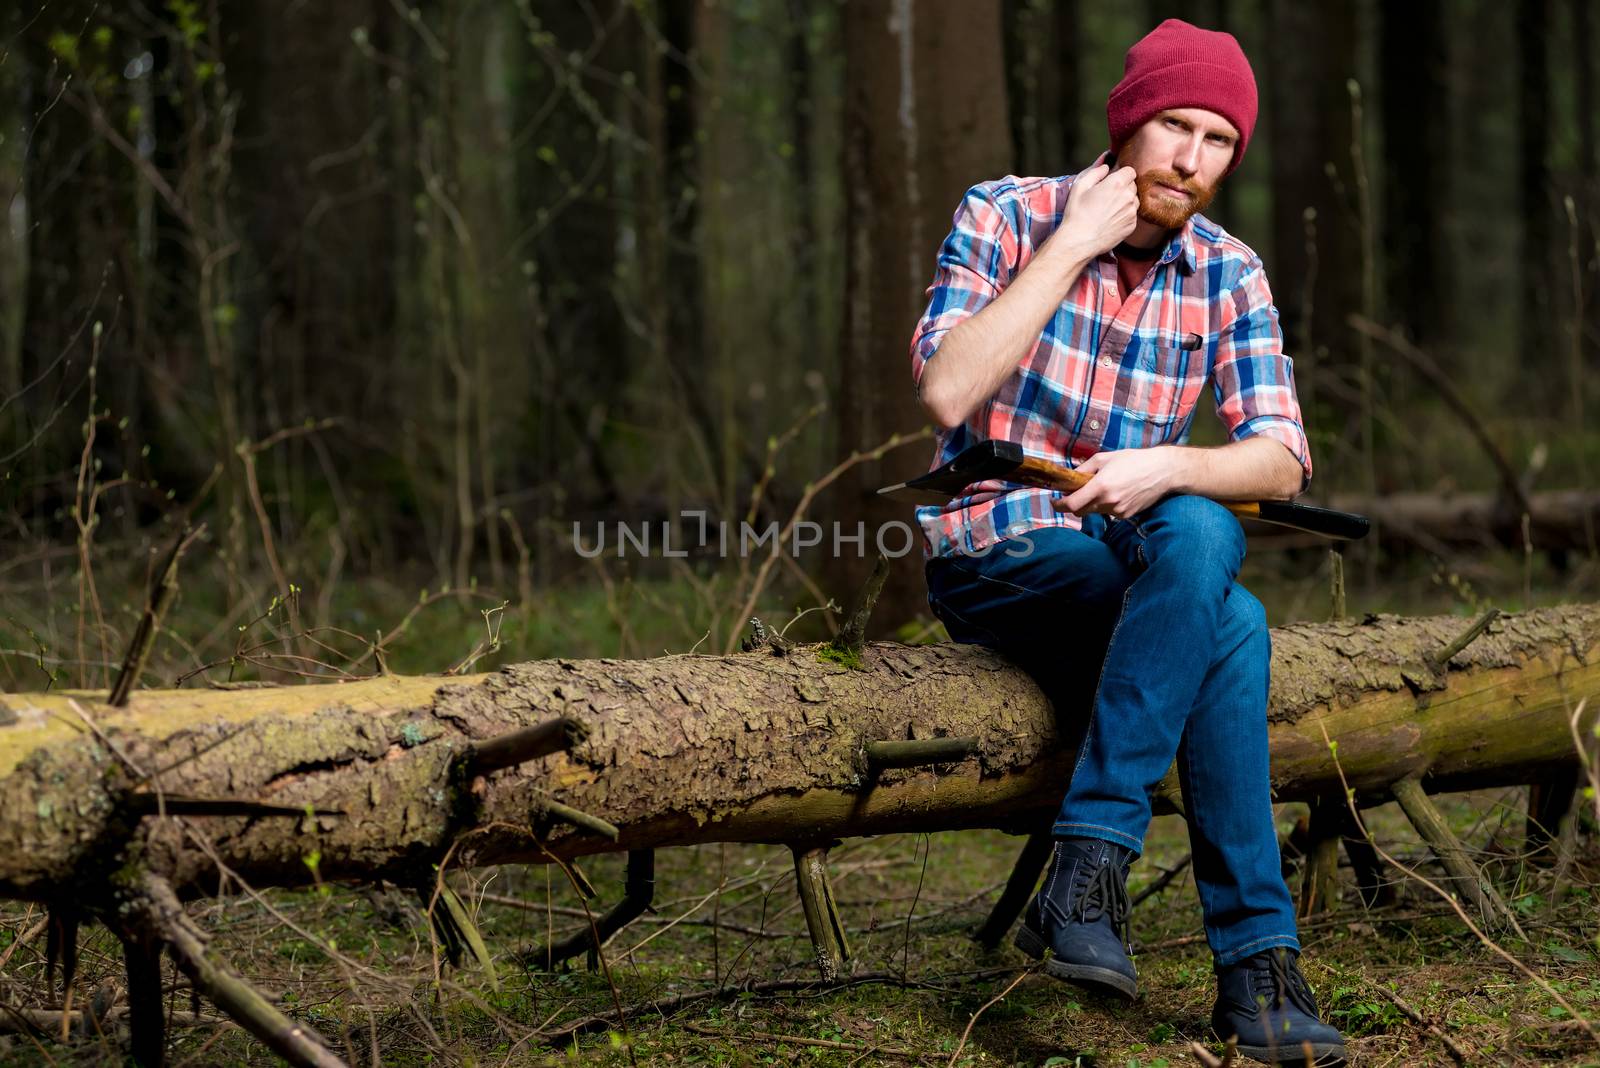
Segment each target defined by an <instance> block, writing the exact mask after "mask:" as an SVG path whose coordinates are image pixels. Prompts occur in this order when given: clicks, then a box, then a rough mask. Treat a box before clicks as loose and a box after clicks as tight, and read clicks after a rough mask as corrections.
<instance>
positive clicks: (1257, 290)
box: [912, 19, 1344, 1064]
mask: <svg viewBox="0 0 1600 1068" xmlns="http://www.w3.org/2000/svg"><path fill="white" fill-rule="evenodd" d="M1255 119H1256V85H1255V78H1254V75H1253V73H1252V71H1251V69H1250V64H1249V61H1248V60H1247V59H1246V58H1245V55H1244V53H1243V51H1242V50H1241V49H1240V47H1239V44H1238V42H1237V41H1235V40H1234V38H1233V37H1232V36H1230V35H1228V34H1226V33H1217V32H1212V31H1208V30H1202V29H1198V28H1196V27H1194V26H1191V25H1189V24H1187V23H1185V22H1182V21H1179V20H1176V19H1169V20H1167V21H1166V22H1164V23H1162V24H1161V25H1160V26H1159V27H1158V28H1157V29H1156V30H1154V31H1153V32H1152V33H1150V34H1149V35H1148V36H1146V37H1145V38H1144V39H1143V40H1141V41H1139V42H1138V43H1137V44H1135V45H1134V46H1133V47H1132V48H1131V49H1130V50H1129V51H1128V54H1127V61H1126V66H1125V70H1124V75H1123V78H1122V81H1121V82H1119V83H1118V84H1117V86H1116V88H1114V89H1113V90H1112V91H1111V95H1110V98H1109V100H1108V101H1107V121H1108V126H1109V128H1110V143H1111V153H1110V154H1108V155H1106V156H1103V157H1101V159H1100V161H1098V162H1096V163H1095V164H1094V165H1093V166H1091V167H1089V168H1088V169H1087V170H1085V171H1082V172H1081V173H1079V174H1077V175H1075V176H1068V177H1061V178H1017V177H1006V178H1002V179H999V180H996V181H990V182H983V183H981V184H979V185H976V186H973V187H972V188H971V189H970V190H968V192H967V194H966V196H965V198H964V199H963V201H962V203H961V205H960V207H959V208H958V210H957V212H956V215H955V220H954V222H955V227H954V229H953V230H952V231H951V233H950V235H949V237H947V238H946V239H945V241H944V244H943V246H942V247H941V248H940V250H939V256H938V265H937V271H936V274H935V276H934V280H933V284H932V286H931V287H930V288H929V291H928V292H929V297H930V299H929V303H928V308H927V311H926V312H925V313H924V315H923V317H922V320H921V322H920V323H919V324H918V326H917V329H916V333H915V336H914V338H913V340H912V371H913V376H914V378H915V380H916V382H917V389H918V396H919V397H920V399H921V402H922V404H923V405H924V407H925V408H926V409H927V410H928V411H929V412H930V413H931V414H932V415H933V416H934V417H935V418H936V419H937V420H938V422H939V425H940V427H941V428H942V429H941V432H940V434H939V435H938V447H937V449H936V453H935V457H934V461H933V466H934V467H939V466H941V465H943V464H944V463H946V462H948V461H949V460H950V459H951V458H953V457H955V456H956V455H958V454H959V453H960V452H961V451H962V450H963V449H965V448H967V447H968V446H970V445H973V444H975V443H977V442H981V441H985V440H991V439H1003V440H1009V441H1013V442H1016V443H1018V444H1019V445H1021V446H1022V447H1023V449H1024V451H1025V452H1026V453H1027V454H1028V455H1032V456H1037V457H1041V458H1044V459H1048V460H1050V461H1053V462H1055V463H1059V464H1062V465H1064V466H1067V467H1073V468H1076V469H1077V470H1079V471H1082V472H1085V473H1092V474H1093V476H1094V477H1093V479H1092V480H1091V481H1090V482H1089V483H1088V484H1087V485H1086V486H1085V487H1084V488H1082V489H1080V490H1078V491H1076V492H1074V493H1071V494H1070V495H1068V494H1063V493H1062V492H1061V491H1057V490H1046V489H1036V488H1029V487H1017V486H1015V485H1010V484H1007V483H1005V482H1000V481H995V482H980V483H977V484H975V485H973V486H970V487H968V488H967V493H966V495H964V496H961V497H958V498H956V499H954V500H952V501H950V502H949V503H948V504H947V505H945V506H944V507H943V508H942V509H941V508H936V507H929V508H923V509H919V510H918V513H917V518H918V521H919V523H920V525H921V527H922V530H923V533H924V536H925V540H926V545H925V552H926V554H927V557H928V558H927V561H926V573H927V581H928V600H929V604H930V605H931V606H932V608H933V610H934V613H935V614H936V615H937V616H938V618H939V619H940V620H941V621H942V622H943V623H944V624H945V626H946V627H947V628H948V629H949V631H950V636H951V637H952V638H953V639H955V640H956V641H959V642H973V643H979V644H983V645H987V646H991V647H994V648H998V649H1000V650H1003V651H1005V652H1006V653H1007V654H1009V655H1012V656H1013V657H1015V658H1016V659H1018V660H1019V661H1021V662H1022V663H1023V664H1024V665H1026V666H1028V667H1029V669H1030V670H1031V671H1032V672H1033V674H1034V675H1035V676H1036V677H1038V678H1039V679H1040V680H1041V681H1042V682H1043V683H1044V685H1045V687H1046V689H1047V691H1048V692H1050V693H1051V695H1052V697H1055V698H1056V699H1057V705H1058V708H1059V707H1062V706H1063V705H1068V706H1070V704H1071V702H1072V694H1073V692H1074V691H1076V692H1078V693H1082V694H1084V695H1085V697H1087V693H1088V691H1089V690H1090V688H1091V687H1093V691H1092V692H1093V698H1092V705H1091V707H1090V708H1089V709H1088V716H1087V733H1086V736H1085V737H1084V739H1083V741H1082V744H1081V747H1080V749H1079V751H1078V756H1077V764H1076V767H1075V770H1074V772H1073V775H1072V780H1071V782H1070V784H1069V785H1068V787H1067V793H1066V797H1065V799H1064V800H1063V801H1062V804H1061V809H1060V814H1059V815H1058V816H1057V818H1056V822H1055V824H1054V836H1055V843H1054V850H1055V851H1054V856H1053V858H1052V860H1051V862H1050V865H1049V868H1048V871H1047V874H1046V876H1045V881H1044V884H1043V887H1042V889H1041V890H1040V891H1039V893H1038V895H1037V897H1035V898H1034V900H1033V902H1032V904H1031V905H1030V906H1029V908H1028V911H1027V914H1026V916H1025V917H1024V919H1023V921H1022V925H1021V928H1020V930H1019V932H1018V934H1017V936H1016V944H1017V945H1018V947H1019V948H1021V949H1022V950H1023V951H1024V952H1025V953H1027V954H1028V955H1030V956H1032V957H1035V958H1043V957H1044V956H1045V955H1046V951H1048V952H1049V959H1048V960H1047V961H1046V963H1045V966H1044V967H1045V971H1047V972H1048V973H1049V974H1051V975H1054V976H1057V977H1059V978H1063V979H1068V980H1072V981H1075V982H1078V983H1080V984H1085V985H1088V986H1092V987H1098V988H1101V989H1103V990H1108V991H1113V992H1116V993H1118V994H1120V995H1123V996H1126V997H1130V998H1131V997H1133V996H1134V994H1135V992H1136V981H1135V972H1134V967H1133V962H1132V961H1131V960H1130V958H1129V954H1128V947H1127V940H1128V939H1127V924H1128V914H1129V909H1130V906H1129V899H1128V893H1127V885H1126V880H1127V875H1128V869H1129V866H1130V865H1131V864H1132V862H1133V860H1134V858H1135V857H1136V856H1137V854H1138V853H1139V852H1140V850H1141V849H1142V847H1143V843H1144V836H1145V832H1146V830H1147V829H1148V827H1149V823H1150V817H1151V795H1152V791H1153V790H1154V789H1155V787H1156V786H1157V784H1158V783H1159V782H1160V780H1161V779H1162V778H1163V776H1164V775H1165V774H1166V772H1167V769H1168V768H1169V767H1170V766H1171V765H1172V763H1173V760H1174V757H1176V759H1177V766H1178V772H1179V776H1180V779H1181V783H1182V788H1183V796H1184V798H1185V805H1186V809H1187V816H1188V822H1189V835H1190V840H1191V842H1192V845H1193V856H1194V876H1195V882H1196V884H1197V886H1198V888H1199V893H1200V900H1201V903H1202V905H1203V907H1204V912H1205V933H1206V939H1207V941H1208V943H1209V945H1210V947H1211V951H1212V954H1213V956H1214V958H1215V967H1216V973H1217V983H1218V998H1217V1002H1216V1007H1215V1009H1214V1011H1213V1014H1212V1024H1213V1027H1214V1028H1215V1029H1216V1031H1217V1034H1218V1037H1219V1038H1221V1039H1222V1040H1224V1041H1227V1040H1229V1039H1233V1038H1237V1041H1238V1046H1239V1051H1240V1052H1241V1053H1243V1054H1246V1055H1249V1056H1252V1057H1255V1058H1257V1059H1260V1060H1266V1061H1268V1062H1274V1063H1275V1062H1276V1060H1277V1059H1278V1058H1279V1057H1280V1056H1281V1057H1282V1059H1283V1061H1284V1063H1295V1064H1303V1063H1304V1056H1305V1055H1304V1052H1303V1048H1304V1045H1303V1044H1304V1043H1307V1042H1309V1043H1310V1045H1311V1047H1312V1050H1313V1053H1314V1054H1315V1056H1316V1058H1317V1060H1318V1062H1319V1063H1332V1062H1337V1061H1339V1060H1340V1059H1342V1057H1343V1054H1344V1043H1343V1039H1342V1038H1341V1036H1340V1035H1339V1032H1338V1031H1337V1030H1336V1029H1334V1028H1333V1027H1331V1026H1329V1025H1328V1024H1326V1023H1323V1022H1322V1021H1321V1019H1320V1018H1319V1016H1318V1014H1317V1006H1316V1003H1315V1001H1314V999H1313V996H1312V992H1311V990H1310V988H1309V986H1308V985H1307V984H1306V981H1305V979H1304V977H1303V976H1302V975H1301V973H1300V970H1299V967H1298V964H1297V958H1298V954H1299V948H1300V944H1299V940H1298V937H1297V934H1296V925H1295V914H1294V907H1293V904H1292V902H1291V899H1290V896H1289V892H1288V889H1287V888H1286V887H1285V886H1284V882H1283V878H1282V876H1281V874H1280V869H1279V852H1278V839H1277V832H1276V828H1275V827H1274V823H1273V815H1272V797H1271V788H1270V784H1269V782H1268V758H1267V721H1266V708H1267V683H1268V670H1269V652H1270V648H1269V641H1270V639H1269V637H1268V633H1267V624H1266V616H1265V612H1264V611H1263V609H1262V607H1261V603H1260V602H1259V601H1257V600H1256V599H1255V597H1253V596H1252V595H1251V594H1250V593H1249V592H1247V591H1246V590H1245V589H1244V588H1243V587H1242V586H1240V585H1239V583H1238V582H1237V581H1236V576H1237V575H1238V572H1239V567H1240V564H1241V562H1242V561H1243V559H1244V552H1245V539H1244V534H1243V532H1242V530H1241V529H1240V527H1239V523H1238V521H1237V520H1236V519H1235V518H1234V517H1233V516H1232V515H1230V514H1229V513H1228V512H1227V511H1226V510H1225V509H1224V508H1223V507H1222V506H1221V505H1219V504H1217V503H1216V500H1218V499H1221V500H1233V499H1238V500H1260V499H1287V498H1290V497H1293V496H1294V495H1295V494H1296V493H1298V492H1300V491H1301V490H1302V489H1303V488H1304V486H1305V484H1306V482H1307V481H1308V480H1309V479H1310V477H1311V458H1310V454H1309V449H1308V445H1307V441H1306V435H1305V430H1304V427H1303V425H1302V422H1301V415H1300V406H1299V403H1298V401H1297V399H1296V396H1295V389H1294V380H1293V376H1292V364H1291V362H1290V360H1289V357H1288V356H1286V355H1285V354H1284V352H1283V339H1282V334H1281V332H1280V330H1279V327H1278V317H1277V310H1276V309H1275V308H1274V307H1273V306H1272V298H1271V294H1270V292H1269V290H1268V287H1267V280H1266V275H1265V273H1264V270H1263V268H1262V263H1261V260H1260V258H1259V257H1258V256H1257V255H1256V254H1255V253H1254V252H1253V251H1251V250H1250V249H1249V248H1248V247H1246V246H1245V245H1244V244H1243V243H1242V242H1240V241H1239V240H1238V239H1237V238H1235V237H1233V236H1232V235H1230V234H1228V233H1227V232H1226V231H1224V230H1223V229H1222V228H1221V227H1220V226H1218V225H1216V224H1215V223H1213V222H1211V221H1210V220H1209V219H1206V218H1205V217H1204V216H1202V215H1200V214H1199V212H1200V211H1201V210H1202V209H1203V208H1205V207H1206V205H1207V204H1209V203H1210V201H1211V199H1212V197H1213V195H1214V194H1215V193H1216V190H1217V188H1218V185H1219V183H1220V182H1221V181H1222V179H1223V178H1225V177H1226V176H1227V175H1228V174H1229V173H1230V172H1232V171H1233V169H1234V168H1235V167H1237V166H1238V165H1239V161H1240V160H1241V159H1242V158H1243V156H1244V152H1245V148H1246V146H1247V145H1248V144H1249V141H1250V133H1251V129H1252V127H1253V126H1254V124H1255ZM1208 380H1210V381H1211V383H1212V386H1213V391H1214V395H1215V398H1216V410H1217V414H1218V415H1219V416H1220V417H1221V419H1222V422H1223V423H1224V425H1225V426H1226V428H1227V431H1228V436H1229V442H1228V443H1227V444H1225V445H1222V446H1219V447H1216V448H1193V447H1188V446H1186V445H1185V444H1184V442H1185V441H1186V440H1187V437H1188V430H1189V424H1190V421H1191V419H1192V417H1193V414H1194V409H1195V403H1196V401H1197V400H1198V398H1199V395H1200V391H1201V390H1202V389H1203V388H1204V387H1205V385H1206V383H1207V381H1208Z"/></svg>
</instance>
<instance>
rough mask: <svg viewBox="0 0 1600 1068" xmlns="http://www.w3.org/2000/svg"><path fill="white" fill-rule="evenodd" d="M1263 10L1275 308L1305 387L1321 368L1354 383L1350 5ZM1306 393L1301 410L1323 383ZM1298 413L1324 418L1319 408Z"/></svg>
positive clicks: (1279, 2)
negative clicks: (1266, 16)
mask: <svg viewBox="0 0 1600 1068" xmlns="http://www.w3.org/2000/svg"><path fill="white" fill-rule="evenodd" d="M1270 12H1271V28H1272V32H1271V35H1270V39H1271V41H1272V46H1271V49H1270V50H1269V51H1268V53H1267V64H1266V71H1265V74H1266V75H1267V76H1266V78H1264V79H1263V81H1264V83H1265V84H1267V85H1270V86H1271V87H1272V88H1271V92H1270V95H1267V96H1265V97H1264V99H1263V103H1264V104H1265V105H1266V106H1265V107H1263V109H1262V116H1261V118H1262V120H1263V121H1264V122H1265V124H1266V126H1267V129H1266V130H1264V131H1260V132H1261V133H1263V134H1264V135H1265V136H1269V137H1270V138H1271V143H1272V194H1273V200H1272V230H1273V233H1274V235H1275V236H1276V242H1277V245H1276V249H1275V250H1274V257H1273V260H1272V289H1273V297H1274V299H1275V303H1276V304H1277V306H1278V308H1279V309H1280V310H1281V311H1282V313H1283V333H1284V341H1285V343H1286V345H1287V347H1288V351H1289V352H1290V353H1291V354H1293V355H1294V357H1295V360H1296V368H1295V369H1296V378H1297V379H1298V380H1299V381H1300V382H1301V383H1303V384H1306V385H1310V384H1312V383H1314V382H1315V381H1316V378H1317V376H1318V375H1319V374H1325V373H1327V372H1334V373H1338V374H1342V375H1343V376H1345V377H1348V378H1350V379H1351V382H1352V386H1353V385H1354V383H1355V377H1354V376H1355V370H1354V368H1355V364H1356V352H1357V349H1356V343H1355V338H1354V337H1353V335H1352V334H1351V332H1350V329H1349V327H1348V326H1346V325H1345V317H1346V316H1347V315H1349V314H1350V312H1352V311H1354V310H1356V309H1357V308H1359V307H1361V246H1360V241H1359V234H1360V230H1359V225H1358V223H1359V220H1357V219H1356V217H1355V213H1354V212H1353V211H1352V207H1351V206H1352V205H1353V204H1354V202H1355V189H1354V182H1353V180H1352V171H1353V169H1354V168H1353V164H1352V159H1351V152H1350V136H1351V114H1350V96H1349V92H1348V89H1347V88H1346V81H1347V80H1348V79H1350V78H1354V77H1355V76H1356V47H1355V43H1356V24H1355V19H1356V5H1354V4H1353V3H1351V2H1350V0H1334V2H1330V3H1326V4H1300V3H1295V2H1293V0H1272V3H1271V4H1270ZM1329 168H1332V171H1333V174H1332V175H1330V174H1329ZM1341 193H1342V194H1343V195H1341ZM1305 393H1306V395H1305V396H1304V397H1302V401H1303V402H1304V403H1305V404H1306V406H1307V407H1308V408H1312V407H1317V406H1318V403H1317V402H1319V401H1322V400H1323V399H1324V398H1325V397H1326V396H1327V394H1326V391H1323V390H1315V391H1312V390H1306V391H1305ZM1329 407H1331V405H1330V406H1329ZM1306 414H1307V418H1308V420H1314V421H1316V422H1317V423H1320V424H1322V425H1324V426H1327V425H1329V424H1328V423H1327V422H1326V421H1325V420H1323V419H1319V418H1317V413H1314V412H1309V411H1308V412H1307V413H1306ZM1330 414H1332V413H1331V412H1330ZM1337 414H1338V415H1340V416H1343V417H1346V418H1351V419H1353V418H1355V417H1356V416H1357V415H1358V414H1359V413H1356V412H1353V411H1351V410H1350V405H1348V404H1344V403H1341V404H1340V405H1339V406H1338V409H1337Z"/></svg>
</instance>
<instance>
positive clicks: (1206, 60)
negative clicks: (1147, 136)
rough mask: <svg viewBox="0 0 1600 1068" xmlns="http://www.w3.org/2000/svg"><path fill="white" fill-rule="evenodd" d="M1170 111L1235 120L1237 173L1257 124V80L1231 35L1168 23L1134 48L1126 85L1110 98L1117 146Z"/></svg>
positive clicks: (1110, 124) (1179, 22) (1109, 114)
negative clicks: (1192, 111)
mask: <svg viewBox="0 0 1600 1068" xmlns="http://www.w3.org/2000/svg"><path fill="white" fill-rule="evenodd" d="M1167 108H1204V109H1205V110H1206V111H1214V112H1216V113H1217V114H1218V115H1221V116H1222V117H1223V118H1225V119H1227V120H1228V121H1229V122H1231V123H1232V124H1233V127H1234V129H1236V130H1238V131H1239V142H1238V144H1236V145H1234V148H1233V162H1232V163H1230V164H1229V165H1228V170H1227V173H1229V174H1231V173H1233V169H1234V168H1235V167H1237V166H1239V161H1240V160H1242V159H1244V150H1245V146H1246V145H1248V144H1249V143H1250V130H1251V129H1252V128H1253V127H1254V126H1255V124H1256V77H1255V74H1254V73H1253V72H1252V71H1251V70H1250V61H1249V60H1248V59H1246V58H1244V49H1242V48H1240V47H1239V42H1238V41H1236V40H1234V38H1233V35H1232V34H1231V33H1221V32H1219V31H1217V30H1202V29H1200V28H1199V27H1197V26H1191V25H1189V24H1188V23H1187V22H1184V21H1183V20H1181V19H1168V20H1167V21H1165V22H1163V23H1162V24H1161V25H1159V26H1157V27H1156V28H1155V29H1153V30H1151V31H1150V32H1149V33H1148V34H1146V35H1145V36H1144V38H1143V39H1141V40H1140V41H1138V42H1137V43H1135V44H1134V46H1133V47H1132V48H1130V49H1128V58H1127V60H1126V61H1124V63H1123V66H1122V81H1120V82H1118V83H1117V86H1116V88H1115V89H1113V90H1111V96H1110V97H1108V98H1107V99H1106V126H1107V127H1108V128H1109V129H1110V131H1111V144H1112V145H1113V146H1115V147H1120V146H1121V145H1122V144H1123V143H1124V142H1126V141H1127V139H1128V138H1129V137H1132V136H1133V132H1134V131H1135V130H1137V129H1138V128H1139V127H1140V126H1142V125H1144V123H1145V122H1146V121H1147V120H1149V119H1150V117H1151V116H1153V115H1155V114H1156V113H1157V112H1160V111H1164V110H1166V109H1167Z"/></svg>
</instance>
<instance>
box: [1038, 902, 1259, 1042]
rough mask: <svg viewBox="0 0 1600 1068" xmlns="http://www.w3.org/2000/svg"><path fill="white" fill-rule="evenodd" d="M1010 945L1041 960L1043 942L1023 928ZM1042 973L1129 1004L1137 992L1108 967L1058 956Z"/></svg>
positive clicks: (1130, 982)
mask: <svg viewBox="0 0 1600 1068" xmlns="http://www.w3.org/2000/svg"><path fill="white" fill-rule="evenodd" d="M1012 944H1014V945H1015V946H1016V947H1017V948H1018V949H1020V950H1022V952H1024V953H1026V954H1027V955H1028V956H1030V957H1032V958H1033V959H1034V960H1044V952H1045V944H1044V939H1042V938H1040V937H1039V936H1038V935H1037V934H1035V933H1034V932H1033V931H1030V930H1029V929H1028V928H1027V927H1026V926H1023V927H1019V928H1017V936H1016V938H1014V939H1012ZM1044 973H1045V974H1046V975H1048V976H1052V977H1054V978H1056V979H1065V980H1066V981H1067V982H1069V983H1076V984H1077V985H1079V986H1082V987H1087V988H1088V989H1090V990H1094V991H1098V992H1100V993H1104V994H1117V995H1119V996H1121V997H1124V998H1126V999H1127V1000H1129V1001H1132V1000H1133V999H1134V998H1135V997H1136V996H1137V995H1138V993H1139V983H1138V980H1136V979H1129V978H1128V977H1127V976H1126V975H1123V974H1122V973H1121V972H1118V971H1113V970H1112V969H1110V968H1099V967H1096V966H1095V965H1092V964H1069V963H1068V962H1066V961H1064V960H1061V959H1059V958H1057V957H1051V958H1050V959H1049V960H1046V961H1045V962H1044ZM1241 1052H1242V1051H1241Z"/></svg>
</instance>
